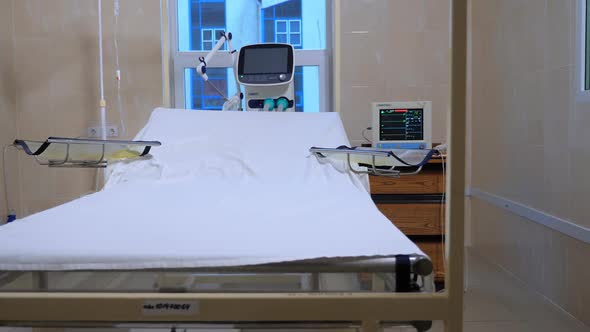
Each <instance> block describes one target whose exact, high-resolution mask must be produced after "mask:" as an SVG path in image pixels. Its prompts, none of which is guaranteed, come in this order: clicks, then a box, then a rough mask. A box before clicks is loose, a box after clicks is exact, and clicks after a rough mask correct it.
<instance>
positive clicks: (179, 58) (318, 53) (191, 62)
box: [168, 0, 334, 112]
mask: <svg viewBox="0 0 590 332" xmlns="http://www.w3.org/2000/svg"><path fill="white" fill-rule="evenodd" d="M318 1H320V0H318ZM323 1H325V3H326V47H325V48H324V49H321V50H302V49H296V50H295V52H294V60H295V66H317V67H318V71H319V73H318V75H319V80H320V82H319V87H320V91H319V95H320V112H327V111H331V110H332V109H331V107H332V98H331V97H330V96H331V95H332V94H331V91H332V85H331V81H332V79H331V78H332V50H333V37H332V36H333V31H334V29H333V20H334V7H333V5H332V1H329V0H323ZM168 15H169V17H168V31H169V36H170V39H169V46H170V63H169V72H170V73H171V75H170V89H171V96H172V98H171V104H172V105H171V106H172V107H174V108H185V101H186V99H185V94H184V91H185V78H184V70H185V68H196V67H197V66H198V58H199V57H201V56H202V57H205V56H206V55H207V53H209V51H179V49H178V3H177V1H176V0H171V1H170V3H169V11H168ZM287 23H288V22H287ZM288 30H289V27H287V31H288ZM300 30H301V28H300ZM230 32H232V31H230ZM300 33H302V31H300ZM234 36H235V37H234V38H239V36H238V34H234ZM207 67H209V68H234V64H233V62H232V56H231V54H229V51H219V52H218V53H217V54H216V55H215V57H213V58H212V59H211V61H210V62H209V63H207ZM234 69H235V68H234Z"/></svg>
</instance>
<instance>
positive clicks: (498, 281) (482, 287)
mask: <svg viewBox="0 0 590 332" xmlns="http://www.w3.org/2000/svg"><path fill="white" fill-rule="evenodd" d="M466 264H467V280H466V281H467V291H466V293H465V298H464V307H465V309H464V321H465V324H464V331H465V332H488V331H501V332H513V331H514V332H516V331H518V332H570V331H571V332H590V327H588V326H586V325H584V324H582V323H581V322H579V321H578V320H576V319H574V318H573V317H571V316H569V315H568V314H567V313H565V312H563V311H562V310H560V309H559V308H557V307H555V306H554V305H553V304H551V303H550V302H549V301H548V300H546V299H545V298H543V297H542V296H540V295H539V294H537V293H535V292H533V291H531V290H529V289H527V287H526V286H525V285H524V284H523V283H522V282H521V281H519V280H518V279H516V278H514V277H513V276H512V275H510V274H509V273H507V272H505V271H503V270H501V269H500V268H499V267H497V266H495V265H493V264H490V263H488V262H487V261H486V260H485V259H482V258H481V257H479V256H477V255H476V254H474V253H471V252H468V255H467V261H466ZM432 331H435V332H439V331H444V329H443V328H442V324H435V328H433V329H432Z"/></svg>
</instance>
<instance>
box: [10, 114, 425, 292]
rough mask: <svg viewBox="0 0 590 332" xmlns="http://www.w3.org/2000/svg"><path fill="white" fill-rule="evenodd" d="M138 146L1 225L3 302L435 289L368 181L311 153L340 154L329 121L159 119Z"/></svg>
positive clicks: (290, 117)
mask: <svg viewBox="0 0 590 332" xmlns="http://www.w3.org/2000/svg"><path fill="white" fill-rule="evenodd" d="M136 140H137V141H139V142H154V141H161V142H162V145H161V146H159V147H157V148H155V149H152V151H151V155H150V157H149V158H142V159H139V160H135V161H121V162H118V163H114V164H112V165H111V166H109V168H108V169H107V172H108V181H107V182H106V185H105V188H104V189H103V190H102V191H100V192H98V193H95V194H92V195H88V196H85V197H82V198H80V199H78V200H75V201H72V202H70V203H67V204H64V205H62V206H58V207H56V208H53V209H49V210H47V211H43V212H40V213H37V214H35V215H32V216H29V217H26V218H24V219H22V220H19V221H16V222H13V223H11V224H8V225H5V226H2V227H0V271H4V274H3V279H2V277H0V283H2V280H4V282H3V283H4V285H3V286H2V288H0V291H2V290H3V291H30V290H31V289H37V290H45V291H61V292H72V291H94V292H104V291H117V292H120V291H135V292H148V291H149V292H153V291H158V292H164V293H166V292H175V293H177V292H187V293H191V292H207V293H215V292H227V291H233V292H245V293H247V292H254V291H256V292H276V291H280V292H290V293H297V292H362V291H379V292H383V291H386V292H431V291H432V290H433V286H432V278H431V273H432V264H431V262H430V260H429V259H428V257H427V256H426V255H425V254H424V253H423V252H422V251H421V250H420V249H419V248H418V247H417V246H416V245H415V244H414V243H412V242H411V241H410V240H409V239H408V238H407V237H405V236H404V235H403V234H402V233H401V232H400V231H399V230H398V229H397V228H396V227H395V226H394V225H393V224H391V222H390V221H389V220H388V219H387V218H386V217H385V216H383V215H382V214H381V213H380V212H379V211H378V210H377V208H376V207H375V205H374V204H373V202H372V201H371V198H370V195H369V193H368V191H367V181H366V180H367V178H366V175H363V174H357V173H354V172H350V171H349V166H350V159H349V158H348V160H347V161H346V162H344V161H342V160H338V158H320V157H318V156H316V155H315V154H314V153H313V152H310V147H313V146H316V145H317V146H332V147H338V146H346V145H349V143H348V141H347V138H346V135H345V132H344V129H343V126H342V123H341V121H340V118H339V115H338V114H337V113H319V114H304V113H259V112H194V111H187V110H172V109H156V110H155V111H154V112H153V114H152V116H151V118H150V120H149V122H148V123H147V125H146V126H145V128H144V129H143V130H142V131H141V132H140V134H139V135H138V136H137V137H136ZM312 151H313V150H312ZM320 151H321V153H323V154H330V150H320ZM320 151H316V153H319V152H320ZM342 151H343V150H342ZM74 280H77V282H74Z"/></svg>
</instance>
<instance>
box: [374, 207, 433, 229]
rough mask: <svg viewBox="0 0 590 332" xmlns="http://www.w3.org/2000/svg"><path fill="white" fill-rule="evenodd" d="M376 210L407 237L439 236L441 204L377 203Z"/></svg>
mask: <svg viewBox="0 0 590 332" xmlns="http://www.w3.org/2000/svg"><path fill="white" fill-rule="evenodd" d="M377 208H379V210H380V211H381V213H383V214H384V215H385V216H386V217H387V218H389V220H391V222H392V223H393V224H394V225H395V226H397V228H399V229H400V230H401V231H402V232H403V233H404V234H406V235H407V236H413V235H441V234H443V232H444V230H443V228H442V218H441V214H442V211H441V204H433V203H419V204H393V203H379V204H377Z"/></svg>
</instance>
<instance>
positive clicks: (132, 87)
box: [0, 0, 162, 216]
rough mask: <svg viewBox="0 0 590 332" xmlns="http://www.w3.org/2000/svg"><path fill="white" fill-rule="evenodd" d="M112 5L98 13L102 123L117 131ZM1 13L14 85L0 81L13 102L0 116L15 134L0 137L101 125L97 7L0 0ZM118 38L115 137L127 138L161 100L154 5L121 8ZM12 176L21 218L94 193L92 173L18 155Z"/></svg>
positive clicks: (78, 132) (137, 2)
mask: <svg viewBox="0 0 590 332" xmlns="http://www.w3.org/2000/svg"><path fill="white" fill-rule="evenodd" d="M113 4H114V2H113V0H104V1H103V8H102V10H103V29H104V30H103V33H104V39H103V43H104V63H105V67H104V70H105V95H106V100H107V107H108V110H107V121H108V122H109V124H118V123H119V114H118V111H117V108H116V106H117V99H116V89H115V86H116V85H115V80H114V75H115V56H114V55H115V52H114V42H113V41H114V36H113V34H114V26H115V25H114V15H113ZM0 6H6V7H8V8H10V10H7V11H5V10H0V12H1V14H0V22H1V23H0V24H5V23H6V22H10V21H13V22H14V25H13V27H14V29H13V30H6V29H4V27H2V29H0V34H4V33H5V31H10V32H9V33H8V36H7V38H8V39H7V40H9V41H11V44H10V45H11V46H12V52H4V50H5V49H4V47H2V48H1V49H2V55H1V56H7V55H6V54H5V53H10V54H11V55H12V56H13V59H14V63H13V64H12V68H11V69H10V70H11V72H13V73H14V76H13V79H11V80H8V77H9V76H6V79H5V76H4V75H2V78H3V81H5V82H8V85H9V86H10V85H11V84H10V83H11V82H12V88H13V89H14V92H13V96H14V98H13V100H12V104H10V107H8V108H6V107H2V110H0V112H5V109H10V110H12V112H13V113H12V117H13V118H15V120H16V127H17V131H13V132H7V133H6V134H2V135H3V136H1V137H0V138H2V140H3V141H4V140H9V141H10V140H12V139H14V137H16V136H18V137H20V138H27V139H45V138H47V137H48V136H52V135H53V136H67V137H77V136H85V135H86V132H87V128H88V127H89V126H94V125H98V123H99V108H98V101H99V94H100V92H99V91H100V90H99V75H98V68H99V66H98V28H97V25H98V9H97V7H96V1H88V0H73V1H72V0H52V1H47V0H3V1H0ZM4 15H6V16H7V18H6V19H5V18H4ZM11 26H12V25H11ZM118 31H119V38H118V39H119V45H118V46H119V63H120V68H121V71H122V76H123V80H122V87H121V93H122V104H123V109H124V110H125V112H126V117H125V118H126V124H127V132H126V134H124V135H121V137H122V138H132V137H133V136H134V135H135V134H136V133H137V132H138V130H139V129H140V128H141V126H143V124H144V123H145V122H146V121H147V118H148V117H149V114H150V112H151V111H152V110H153V109H154V108H155V107H157V106H160V104H161V99H162V97H161V96H162V92H161V91H162V79H161V55H160V54H161V49H160V3H159V1H158V0H124V1H120V16H119V29H118ZM0 40H3V39H1V38H0ZM0 63H1V65H2V66H7V65H6V64H7V63H8V60H4V59H2V61H1V62H0ZM2 70H4V68H3V67H2ZM2 101H3V102H4V98H3V99H2ZM7 102H10V100H9V101H7ZM0 114H2V116H4V115H3V113H0ZM2 119H3V118H2ZM13 121H14V120H13ZM3 125H4V121H2V126H3ZM12 127H14V125H13V126H12ZM3 132H4V131H3ZM4 135H6V136H7V138H5V137H4ZM18 169H19V174H18V175H17V173H16V172H10V173H11V174H10V177H14V178H15V181H14V182H17V183H18V188H19V190H18V191H15V192H13V193H12V194H13V196H15V197H14V198H13V199H12V200H13V201H17V200H18V201H19V202H20V206H19V207H17V208H18V211H19V216H25V215H28V214H31V213H34V212H37V211H40V210H43V209H46V208H48V207H51V206H54V205H57V204H59V203H63V202H65V201H68V200H71V199H74V198H77V197H79V196H80V195H84V194H86V193H88V192H90V191H92V190H93V189H94V179H95V171H91V170H76V169H48V168H45V167H41V166H38V165H36V164H35V163H34V162H33V161H32V160H31V159H30V158H28V157H25V156H23V155H22V154H20V155H19V156H18Z"/></svg>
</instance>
